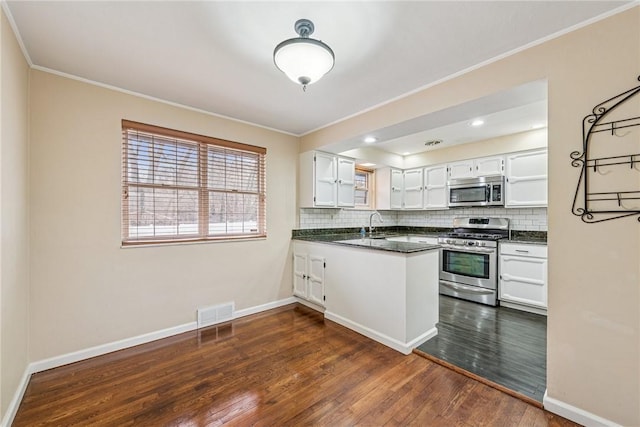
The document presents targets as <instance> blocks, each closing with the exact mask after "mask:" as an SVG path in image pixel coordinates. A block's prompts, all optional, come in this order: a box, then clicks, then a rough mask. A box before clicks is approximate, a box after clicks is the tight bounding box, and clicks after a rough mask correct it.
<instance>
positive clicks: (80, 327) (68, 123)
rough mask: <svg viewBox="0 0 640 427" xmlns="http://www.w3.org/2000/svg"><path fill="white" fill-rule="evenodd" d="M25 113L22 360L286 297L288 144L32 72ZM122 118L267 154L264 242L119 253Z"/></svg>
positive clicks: (286, 139) (252, 129) (293, 142)
mask: <svg viewBox="0 0 640 427" xmlns="http://www.w3.org/2000/svg"><path fill="white" fill-rule="evenodd" d="M203 90H206V88H203ZM30 109H31V115H30V117H31V120H30V131H31V135H30V144H31V152H30V153H31V154H30V182H31V188H30V189H31V197H30V206H31V213H32V214H31V239H30V241H31V309H30V314H31V331H30V339H31V349H30V359H31V361H40V360H43V359H46V358H49V357H55V356H60V355H64V354H68V353H70V352H74V351H79V350H83V349H87V348H90V347H93V346H97V345H101V344H106V343H111V342H114V341H118V340H121V339H125V338H130V337H135V336H138V335H142V334H145V333H150V332H154V331H159V330H162V329H165V328H170V327H174V326H179V325H184V324H187V323H191V322H195V320H196V309H197V308H199V307H204V306H209V305H214V304H219V303H224V302H228V301H234V302H235V308H236V310H240V309H245V308H250V307H256V306H259V305H262V304H267V303H270V302H275V301H278V300H281V299H285V298H288V297H290V296H291V289H292V285H291V261H290V256H289V242H290V238H291V229H292V228H294V227H295V218H296V191H295V180H296V163H297V159H298V151H299V147H298V144H299V140H298V138H296V137H293V136H289V135H285V134H281V133H278V132H274V131H270V130H266V129H263V128H259V127H256V126H251V125H248V124H245V123H240V122H237V121H233V120H228V119H224V118H220V117H217V116H212V115H207V114H204V113H200V112H195V111H193V110H189V109H185V108H180V107H176V106H172V105H169V104H166V103H161V102H156V101H153V100H149V99H146V98H143V97H139V96H134V95H131V94H127V93H124V92H121V91H116V90H111V89H108V88H104V87H100V86H97V85H93V84H88V83H85V82H81V81H78V80H73V79H69V78H65V77H61V76H58V75H54V74H51V73H47V72H43V71H38V70H34V69H32V70H31V87H30ZM122 119H127V120H132V121H137V122H142V123H148V124H153V125H158V126H162V127H167V128H172V129H179V130H182V131H186V132H192V133H197V134H203V135H209V136H213V137H217V138H222V139H227V140H232V141H238V142H243V143H248V144H252V145H257V146H262V147H266V148H267V160H266V164H267V186H266V188H267V202H266V203H267V232H268V237H267V238H266V239H262V240H250V241H236V242H218V243H197V244H177V245H165V246H157V245H156V246H147V247H127V248H121V246H120V243H121V240H120V217H121V214H120V198H121V144H122V127H121V120H122Z"/></svg>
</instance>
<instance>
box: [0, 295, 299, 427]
mask: <svg viewBox="0 0 640 427" xmlns="http://www.w3.org/2000/svg"><path fill="white" fill-rule="evenodd" d="M295 302H297V300H296V299H295V298H293V297H289V298H285V299H283V300H279V301H274V302H270V303H267V304H262V305H258V306H255V307H249V308H245V309H242V310H238V311H236V312H235V313H234V315H233V318H234V319H237V318H240V317H244V316H249V315H250V314H255V313H260V312H262V311H266V310H271V309H272V308H278V307H282V306H284V305H287V304H292V303H295ZM197 326H198V323H197V322H189V323H185V324H183V325H178V326H173V327H170V328H166V329H162V330H159V331H155V332H150V333H147V334H142V335H138V336H135V337H131V338H125V339H123V340H119V341H114V342H110V343H106V344H101V345H97V346H95V347H90V348H86V349H84V350H78V351H74V352H72V353H67V354H63V355H60V356H54V357H50V358H48V359H44V360H39V361H37V362H32V363H30V364H29V365H28V366H27V368H26V369H25V372H24V375H23V376H22V379H21V381H20V384H19V386H18V389H17V390H16V392H15V393H14V396H13V399H12V400H11V402H10V404H9V407H8V408H7V412H6V413H5V416H4V417H3V418H2V424H0V427H9V426H10V425H11V423H13V419H14V417H15V416H16V413H17V412H18V407H19V406H20V402H21V401H22V397H23V396H24V392H25V391H26V389H27V385H28V384H29V379H30V378H31V374H35V373H36V372H41V371H46V370H47V369H53V368H57V367H59V366H63V365H68V364H69V363H74V362H79V361H81V360H85V359H89V358H91V357H96V356H101V355H103V354H107V353H111V352H114V351H118V350H123V349H125V348H129V347H134V346H136V345H140V344H145V343H148V342H151V341H156V340H159V339H162V338H167V337H170V336H173V335H178V334H181V333H184V332H189V331H193V330H196V329H197Z"/></svg>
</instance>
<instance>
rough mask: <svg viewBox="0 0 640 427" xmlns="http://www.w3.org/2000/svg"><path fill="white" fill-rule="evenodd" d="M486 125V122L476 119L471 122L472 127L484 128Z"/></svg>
mask: <svg viewBox="0 0 640 427" xmlns="http://www.w3.org/2000/svg"><path fill="white" fill-rule="evenodd" d="M483 124H484V120H480V119H475V120H474V121H472V122H471V126H482V125H483Z"/></svg>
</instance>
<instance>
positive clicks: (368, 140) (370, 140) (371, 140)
mask: <svg viewBox="0 0 640 427" xmlns="http://www.w3.org/2000/svg"><path fill="white" fill-rule="evenodd" d="M377 140H378V139H377V138H376V137H375V136H367V137H365V139H364V142H366V143H367V144H373V143H374V142H376V141H377Z"/></svg>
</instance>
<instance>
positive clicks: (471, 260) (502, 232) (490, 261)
mask: <svg viewBox="0 0 640 427" xmlns="http://www.w3.org/2000/svg"><path fill="white" fill-rule="evenodd" d="M453 227H454V231H453V232H451V233H447V234H445V235H442V236H440V237H438V244H440V245H441V247H442V249H441V254H440V255H441V256H440V293H441V294H444V295H450V296H453V297H457V298H462V299H466V300H470V301H475V302H479V303H482V304H487V305H493V306H495V305H498V240H500V239H504V238H508V237H509V219H507V218H468V217H465V218H455V219H454V220H453Z"/></svg>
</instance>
